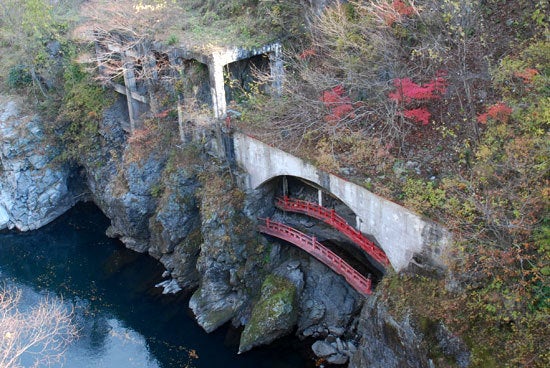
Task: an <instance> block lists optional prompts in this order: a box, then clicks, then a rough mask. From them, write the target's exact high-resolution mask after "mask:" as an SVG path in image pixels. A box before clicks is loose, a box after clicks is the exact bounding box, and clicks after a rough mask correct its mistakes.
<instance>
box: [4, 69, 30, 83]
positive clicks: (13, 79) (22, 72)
mask: <svg viewBox="0 0 550 368" xmlns="http://www.w3.org/2000/svg"><path fill="white" fill-rule="evenodd" d="M7 83H8V87H9V88H22V87H27V86H30V85H31V84H32V75H31V72H30V70H29V68H28V67H27V66H25V65H21V64H19V65H15V66H13V67H11V68H10V71H9V74H8V80H7Z"/></svg>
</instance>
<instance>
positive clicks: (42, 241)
mask: <svg viewBox="0 0 550 368" xmlns="http://www.w3.org/2000/svg"><path fill="white" fill-rule="evenodd" d="M108 224H109V222H108V219H106V218H105V217H104V216H103V215H102V214H101V212H100V211H99V210H98V209H97V208H96V207H95V206H93V205H90V204H82V205H78V206H77V207H75V208H74V209H72V210H71V211H69V212H68V213H67V214H65V215H64V216H62V217H61V218H60V219H58V220H57V221H55V222H54V223H52V224H50V225H48V226H46V227H44V228H42V229H40V230H37V231H32V232H27V233H4V234H0V283H2V282H3V283H7V284H8V285H16V286H18V287H19V288H21V289H22V290H23V291H24V302H25V303H27V304H28V305H32V304H33V303H36V301H37V300H38V299H39V298H40V297H41V296H43V295H52V296H55V297H61V298H62V300H63V303H66V304H67V305H68V306H71V307H73V308H74V310H75V318H74V320H75V323H76V324H77V325H78V328H79V329H80V333H79V338H78V339H77V340H76V341H75V342H74V343H73V344H72V345H70V347H69V349H68V351H67V353H66V354H65V357H64V362H63V364H62V366H63V367H69V368H73V367H74V368H86V367H102V368H104V367H113V368H122V367H166V368H168V367H174V368H176V367H177V368H182V367H197V368H198V367H209V368H213V367H229V368H232V367H235V368H236V367H239V368H248V367H250V368H252V367H254V368H291V367H292V368H295V367H313V363H312V361H311V360H310V359H308V358H307V357H306V356H304V351H306V350H307V349H304V347H303V346H302V344H301V343H300V342H299V341H297V340H295V339H293V338H288V339H284V340H282V341H280V342H278V343H276V344H275V345H273V346H271V347H269V348H262V349H256V350H254V351H252V352H250V353H246V354H243V355H237V347H238V337H239V334H238V332H237V331H234V330H232V329H230V328H221V329H220V330H219V331H216V332H214V333H212V334H206V333H205V332H204V331H203V330H202V329H201V328H200V327H199V326H198V325H197V324H196V322H195V321H194V320H193V317H192V314H191V312H190V311H189V309H188V307H187V305H188V297H189V296H185V295H181V296H180V295H176V296H174V295H163V294H162V290H161V289H159V288H156V287H155V284H157V283H158V282H160V281H162V277H161V275H162V272H163V271H164V269H163V267H162V266H161V265H160V264H159V263H158V262H156V261H155V260H153V259H152V258H150V257H148V256H146V255H142V254H138V253H135V252H132V251H130V250H128V249H126V248H124V247H123V246H122V245H121V244H120V243H119V242H118V241H116V240H113V239H109V238H107V237H105V236H104V235H103V234H104V232H105V229H106V228H107V226H108Z"/></svg>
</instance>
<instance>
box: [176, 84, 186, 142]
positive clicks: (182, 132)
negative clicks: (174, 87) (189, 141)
mask: <svg viewBox="0 0 550 368" xmlns="http://www.w3.org/2000/svg"><path fill="white" fill-rule="evenodd" d="M178 128H179V132H180V141H181V143H185V130H184V129H183V93H178Z"/></svg>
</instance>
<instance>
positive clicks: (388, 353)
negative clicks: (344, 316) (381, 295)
mask: <svg viewBox="0 0 550 368" xmlns="http://www.w3.org/2000/svg"><path fill="white" fill-rule="evenodd" d="M357 331H358V332H359V333H360V334H361V340H360V344H359V346H358V350H357V351H356V352H355V353H354V354H353V355H352V357H351V359H350V364H349V368H362V367H372V368H408V367H411V368H412V367H415V368H421V367H430V366H431V365H430V363H431V362H430V361H429V360H428V358H427V356H428V354H427V351H425V349H424V348H422V347H421V346H422V344H421V342H422V335H421V334H419V333H418V332H417V331H416V330H415V329H414V327H413V326H412V324H411V322H410V321H409V319H408V318H407V317H405V318H404V319H403V320H402V321H398V320H396V319H394V318H393V317H392V316H390V315H389V314H388V312H387V309H386V307H385V306H384V304H383V303H382V302H380V301H379V300H378V299H377V297H376V296H374V295H373V296H371V297H369V298H368V300H367V302H366V303H365V305H364V307H363V310H362V311H361V316H360V318H359V324H358V326H357Z"/></svg>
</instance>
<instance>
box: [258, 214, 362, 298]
mask: <svg viewBox="0 0 550 368" xmlns="http://www.w3.org/2000/svg"><path fill="white" fill-rule="evenodd" d="M259 229H260V231H261V232H262V233H265V234H269V235H273V236H275V237H277V238H280V239H284V240H286V241H288V242H290V243H292V244H294V245H296V246H298V247H300V248H301V249H303V250H305V251H306V252H308V253H309V254H311V255H312V256H314V257H315V258H317V259H318V260H319V261H321V262H323V263H324V264H325V265H327V266H328V267H330V268H331V269H332V270H333V271H334V272H336V273H337V274H339V275H342V276H344V277H345V279H346V281H347V282H348V283H349V284H350V285H351V286H352V287H353V288H354V289H355V290H357V291H358V292H359V293H361V294H363V295H365V296H366V295H369V294H371V293H372V289H371V288H372V281H371V279H368V278H366V277H365V276H363V275H361V274H360V273H359V272H357V271H356V270H355V269H354V268H353V267H351V266H350V265H349V264H347V263H346V262H345V261H344V260H343V259H342V258H340V257H338V256H337V255H336V254H334V253H333V252H332V251H331V250H329V249H327V248H326V247H325V246H323V245H322V244H321V243H319V242H318V241H317V240H315V237H314V236H308V235H305V234H304V233H302V232H300V231H298V230H296V229H294V228H292V227H290V226H287V225H284V224H281V223H280V222H275V221H271V220H270V219H269V218H267V219H265V225H260V226H259Z"/></svg>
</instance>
